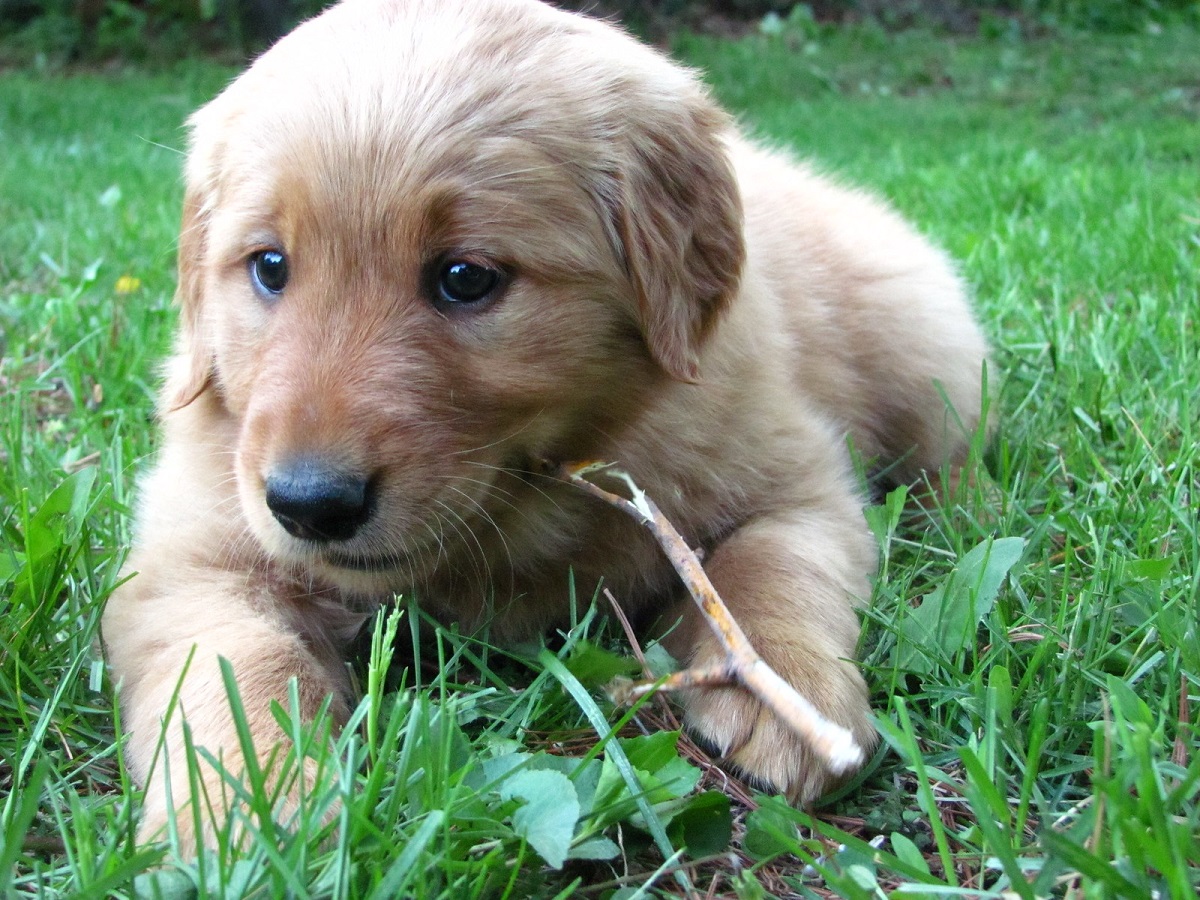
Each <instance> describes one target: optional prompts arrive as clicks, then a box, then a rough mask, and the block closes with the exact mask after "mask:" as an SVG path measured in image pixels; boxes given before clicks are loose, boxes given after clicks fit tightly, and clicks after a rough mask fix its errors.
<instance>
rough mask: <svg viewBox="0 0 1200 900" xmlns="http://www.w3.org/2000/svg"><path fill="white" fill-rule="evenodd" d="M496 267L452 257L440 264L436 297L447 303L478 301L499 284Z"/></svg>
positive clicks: (486, 296) (485, 297)
mask: <svg viewBox="0 0 1200 900" xmlns="http://www.w3.org/2000/svg"><path fill="white" fill-rule="evenodd" d="M501 277H502V275H501V273H500V272H499V271H498V270H497V269H492V268H489V267H488V266H481V265H478V264H477V263H472V262H466V261H464V260H461V259H452V260H449V261H447V262H445V263H443V264H442V266H441V268H440V269H439V270H438V276H437V299H438V300H440V301H442V302H443V303H447V304H459V303H478V302H480V301H481V300H486V299H487V298H488V297H489V296H490V295H491V294H492V293H493V292H494V291H495V290H496V288H497V287H498V286H499V285H500V280H501Z"/></svg>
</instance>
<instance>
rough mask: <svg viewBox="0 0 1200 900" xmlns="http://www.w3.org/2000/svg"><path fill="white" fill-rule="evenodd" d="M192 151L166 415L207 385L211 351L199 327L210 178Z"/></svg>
mask: <svg viewBox="0 0 1200 900" xmlns="http://www.w3.org/2000/svg"><path fill="white" fill-rule="evenodd" d="M198 163H199V155H198V153H197V151H196V150H195V149H193V156H192V159H191V160H189V164H188V172H187V188H186V190H185V193H184V198H183V221H182V223H181V224H180V228H179V250H178V257H179V262H178V269H179V274H178V278H179V280H178V284H177V286H176V288H175V303H176V304H177V305H178V306H179V331H178V333H177V335H176V339H175V355H174V357H173V358H172V360H171V363H170V368H169V370H168V373H167V382H166V385H165V387H164V389H163V403H164V406H165V407H166V411H167V412H174V411H175V410H177V409H182V408H183V407H185V406H187V405H189V404H190V403H192V402H193V401H194V400H195V399H196V398H197V397H199V396H200V395H201V394H203V393H204V391H205V390H207V389H208V387H209V386H210V385H211V384H212V380H213V362H214V361H213V349H212V342H211V340H210V338H209V335H208V332H207V329H206V328H205V327H204V321H203V318H204V314H203V305H204V304H203V295H204V274H203V273H204V258H205V256H206V254H207V251H208V213H209V207H210V202H209V195H210V188H209V184H210V177H209V175H208V173H207V172H205V171H203V169H205V168H207V167H205V166H201V165H199V164H198Z"/></svg>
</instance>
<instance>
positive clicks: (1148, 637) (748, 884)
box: [0, 22, 1200, 898]
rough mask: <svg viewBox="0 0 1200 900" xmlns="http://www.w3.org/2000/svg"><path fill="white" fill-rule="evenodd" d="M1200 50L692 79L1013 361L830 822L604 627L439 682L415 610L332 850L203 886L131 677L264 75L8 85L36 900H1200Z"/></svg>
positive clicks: (28, 830)
mask: <svg viewBox="0 0 1200 900" xmlns="http://www.w3.org/2000/svg"><path fill="white" fill-rule="evenodd" d="M1197 47H1200V32H1198V31H1196V30H1194V29H1191V28H1188V27H1185V26H1182V25H1180V26H1175V25H1168V26H1163V27H1155V28H1151V29H1147V30H1146V31H1145V32H1143V33H1138V34H1127V35H1119V36H1116V35H1104V34H1089V33H1080V34H1073V33H1070V34H1069V33H1060V34H1056V35H1053V36H1046V37H1039V38H1023V37H1021V36H1020V35H1018V34H1016V33H1014V32H1011V31H1006V30H1003V29H1001V30H1000V31H999V33H997V34H995V35H993V36H990V37H971V38H965V37H958V38H948V37H938V36H932V35H929V34H926V33H924V32H903V33H899V34H885V33H884V32H882V31H880V30H877V29H873V28H869V27H858V28H853V29H848V30H842V31H831V30H826V29H821V28H815V27H811V26H808V25H806V24H805V23H803V22H801V23H799V24H797V25H795V26H792V27H785V28H783V29H782V32H781V33H779V34H775V35H772V36H766V35H752V36H749V37H746V38H743V39H741V40H737V41H732V40H717V39H712V38H694V37H687V38H680V39H678V41H677V42H676V46H675V51H676V53H677V55H679V56H680V57H681V58H682V59H684V60H686V61H688V62H690V63H692V64H695V65H697V66H699V67H701V68H703V69H705V70H706V71H707V72H708V73H709V77H710V81H711V83H712V85H713V87H714V90H715V91H716V93H717V94H718V96H720V97H721V99H722V100H723V101H724V102H725V103H726V104H727V105H728V106H729V107H730V108H731V109H733V110H735V111H736V112H737V113H738V114H739V116H740V117H741V118H742V120H743V122H744V123H745V124H746V125H747V127H749V128H751V129H752V130H754V131H755V132H756V133H757V134H759V135H760V136H762V137H763V138H764V139H766V140H770V141H772V142H773V143H777V144H781V145H787V146H790V147H793V148H795V150H796V151H797V152H798V153H801V154H803V155H805V156H807V157H810V158H812V159H814V160H816V161H817V163H818V164H819V165H820V166H821V167H822V168H823V169H825V170H827V171H829V172H831V173H834V174H836V175H838V176H840V177H843V178H844V179H845V180H847V181H850V182H854V183H859V184H862V185H864V186H867V187H869V188H872V189H874V190H877V191H878V192H880V193H882V194H884V195H885V196H887V197H889V198H891V199H892V200H893V201H894V202H895V203H896V204H897V205H898V206H899V207H900V208H901V209H903V210H904V211H905V212H906V213H907V214H908V215H909V216H910V217H912V218H913V219H914V220H915V221H917V222H918V223H919V224H920V226H921V227H922V229H923V230H925V231H926V232H927V233H928V234H930V235H931V236H932V237H934V238H935V239H936V240H937V241H939V242H940V243H941V244H942V245H944V246H945V247H946V248H947V249H949V250H950V252H951V253H952V254H953V255H954V256H955V257H956V258H957V259H959V260H960V261H961V264H962V267H963V271H964V272H965V274H966V276H967V278H968V280H969V281H970V283H971V284H972V286H973V288H974V291H975V294H976V297H977V305H978V309H979V312H980V316H981V318H982V320H983V322H984V324H985V328H986V331H987V333H988V334H989V335H990V337H991V339H992V341H993V343H994V346H995V365H994V369H993V370H992V371H991V372H990V373H989V376H990V378H989V402H990V403H992V404H993V406H994V408H996V409H997V410H998V412H999V421H1000V427H999V430H998V434H997V436H996V438H995V440H994V441H993V443H992V445H991V446H990V447H988V448H987V449H986V450H984V451H982V453H983V458H984V460H985V462H986V466H987V474H986V475H982V476H981V477H980V478H978V479H977V480H976V482H975V483H974V484H972V485H970V486H967V487H964V488H963V489H962V490H961V491H960V492H959V493H957V494H956V495H953V496H944V497H942V498H940V499H941V502H939V503H936V504H933V505H930V506H927V507H926V508H924V509H921V508H918V507H917V506H915V505H914V504H912V503H906V502H905V498H904V496H903V495H902V494H901V493H896V494H893V495H892V496H890V497H888V498H885V499H883V500H882V501H881V502H880V503H879V504H878V505H876V506H872V507H871V508H869V509H868V510H867V515H868V520H869V522H870V524H871V526H872V529H873V530H874V531H875V533H876V535H877V536H878V538H879V542H880V559H881V566H880V573H879V577H878V580H877V583H876V589H875V593H874V597H873V602H872V604H871V607H870V609H869V611H868V612H867V613H866V626H867V627H866V629H865V634H864V640H863V647H862V652H863V657H864V659H865V665H866V669H867V674H868V680H869V683H870V685H871V687H872V690H873V694H874V702H875V708H876V710H877V715H878V724H879V728H880V730H881V732H882V733H883V735H884V737H885V744H884V747H883V748H882V749H881V751H880V752H879V753H878V754H877V755H876V757H875V758H874V759H873V760H872V761H871V763H870V764H869V766H868V768H867V770H866V771H865V773H864V774H863V775H862V776H861V777H860V778H857V779H856V780H855V781H853V782H852V783H851V784H849V785H848V786H847V787H846V788H845V789H844V790H842V791H840V792H839V793H838V794H837V795H836V796H834V797H831V798H829V800H828V802H827V803H825V804H823V805H822V807H821V808H820V809H819V810H817V811H816V812H815V814H814V815H812V816H810V815H808V814H805V813H801V812H798V811H795V810H792V809H790V808H788V807H787V806H786V805H785V804H783V803H782V802H780V801H779V800H778V799H776V798H771V797H764V796H761V795H757V794H753V793H752V792H747V791H746V790H745V788H744V786H742V785H739V784H738V783H736V782H734V781H726V780H724V779H722V778H721V777H720V775H719V774H718V773H716V772H714V771H713V770H711V769H710V768H708V767H705V766H703V765H702V764H701V759H700V757H699V755H698V751H697V750H696V748H694V747H693V746H692V745H691V743H690V742H689V741H688V740H687V738H686V736H684V737H682V738H679V739H678V740H676V738H675V736H674V735H672V734H669V733H668V734H667V735H665V736H659V737H655V736H646V735H642V733H641V731H640V730H639V725H646V726H648V730H649V732H650V734H651V735H653V734H654V729H655V728H656V727H658V726H659V725H661V723H662V719H663V717H664V713H663V712H662V711H661V709H660V708H659V707H658V706H656V705H653V704H652V705H648V706H646V707H643V708H641V709H639V710H637V711H636V714H635V715H634V714H630V713H629V711H626V710H621V709H614V708H613V707H612V705H611V704H610V703H609V702H608V701H607V699H606V698H605V695H604V693H603V691H602V690H600V686H601V685H602V683H603V682H604V681H605V680H606V679H607V678H608V677H609V676H611V674H613V673H615V672H618V671H621V670H627V669H628V656H629V648H628V646H627V645H625V644H624V643H623V639H622V638H621V637H620V633H619V630H617V629H614V628H613V627H612V626H611V624H604V622H603V621H602V620H603V616H602V615H600V614H599V613H602V612H603V608H602V607H595V608H593V606H592V605H591V602H590V601H591V598H587V597H579V598H577V600H578V611H579V612H578V619H579V622H578V626H577V627H576V628H574V629H572V630H571V631H570V633H569V634H566V635H565V636H564V637H562V638H561V639H559V640H557V641H555V642H554V643H553V644H552V645H551V646H552V648H553V649H546V648H536V647H533V648H530V647H525V648H518V649H517V650H514V651H501V650H497V649H495V648H490V647H487V646H484V645H481V644H479V643H478V642H475V641H473V640H471V639H469V638H466V637H462V636H459V635H456V634H451V633H445V634H442V635H441V636H440V640H439V641H438V642H437V643H436V645H434V646H430V645H418V644H417V641H416V639H415V637H412V636H415V634H416V629H415V625H416V623H417V621H418V619H419V618H420V613H419V610H417V609H416V608H414V607H412V606H409V605H408V604H407V603H403V602H402V603H401V604H399V605H398V607H397V608H398V609H399V610H400V613H398V614H397V615H396V616H395V617H393V618H392V619H390V621H382V620H381V621H380V622H378V623H377V626H376V630H375V634H374V639H373V641H372V640H371V639H370V638H366V639H364V642H363V643H364V648H363V659H362V661H361V664H360V666H359V671H360V681H361V684H362V689H363V700H362V703H361V705H360V707H359V708H358V712H357V713H356V718H355V727H352V728H349V729H347V730H346V731H345V732H343V733H342V735H341V736H340V738H339V739H338V740H337V743H336V746H335V748H334V750H333V751H332V752H328V751H325V750H324V749H322V748H323V746H324V745H323V744H321V743H320V742H319V741H314V740H312V732H311V731H310V730H309V729H307V728H306V727H305V726H303V725H300V724H296V723H291V724H289V725H288V727H289V728H290V729H291V730H292V731H293V733H294V734H295V735H296V737H297V739H298V740H299V742H300V744H301V745H302V747H307V748H308V751H309V752H311V753H314V754H319V755H323V758H324V761H325V763H326V768H327V770H328V771H330V772H336V773H338V777H337V778H332V777H331V778H330V779H328V783H327V784H325V785H323V786H321V787H320V789H319V790H316V791H315V792H314V796H312V797H311V798H310V802H309V803H308V804H307V806H306V810H305V813H304V816H305V821H306V822H307V823H308V825H307V826H306V827H304V828H301V830H300V833H299V834H298V835H291V834H273V833H271V832H270V831H268V830H265V829H264V830H262V831H260V832H258V833H255V834H254V835H252V839H251V840H250V841H249V842H248V845H247V846H243V847H241V848H240V849H238V848H234V847H231V846H225V847H223V848H222V849H221V850H220V851H219V852H213V853H211V854H210V855H209V856H208V857H206V858H205V859H203V860H201V861H200V862H199V863H178V861H177V859H176V857H175V855H174V851H173V849H172V848H171V847H170V846H169V845H167V846H162V847H157V848H139V847H137V846H136V844H135V843H134V841H133V828H134V823H135V821H136V812H137V804H138V795H137V790H136V787H135V786H134V785H133V784H131V783H130V781H129V779H128V777H127V775H126V773H125V771H124V768H123V766H122V755H121V745H120V742H119V740H118V739H117V737H116V735H117V733H118V725H119V712H118V710H117V709H116V708H115V706H114V702H113V686H112V685H111V683H110V682H109V679H108V676H107V673H106V672H105V670H104V668H103V666H102V664H101V663H100V662H99V661H98V659H97V656H96V653H95V651H94V644H95V640H96V638H97V626H98V620H99V612H100V609H101V608H102V606H103V603H104V600H105V598H106V597H107V595H108V594H109V593H110V592H111V590H112V589H113V587H114V585H115V584H116V583H117V580H118V577H119V575H118V570H119V566H120V563H121V560H122V558H123V553H124V550H125V548H126V547H127V546H128V542H129V529H130V519H131V507H132V505H133V502H134V500H133V497H134V482H135V478H136V474H137V472H138V471H139V469H140V468H141V466H142V464H143V461H144V460H145V459H146V457H147V456H148V455H149V454H150V453H152V452H153V417H152V406H153V394H154V389H155V383H156V379H157V376H156V368H155V366H156V361H157V360H158V359H159V358H161V356H162V354H163V351H164V348H165V347H166V346H167V344H168V341H169V338H170V332H171V327H172V323H173V319H174V312H173V310H172V307H171V302H170V298H171V294H172V290H173V277H174V273H173V265H174V247H175V238H176V234H175V231H176V228H177V225H178V211H179V203H180V195H181V190H180V177H179V169H180V164H181V148H182V146H183V133H182V130H181V123H182V121H183V119H184V117H185V116H186V115H187V113H188V112H189V111H190V110H191V109H193V108H195V107H196V106H197V105H199V104H200V103H202V102H203V101H204V100H205V99H206V98H208V97H210V96H211V95H212V94H213V93H214V92H215V91H216V90H218V89H219V88H220V86H221V84H223V83H224V81H225V80H226V79H227V78H228V77H229V76H230V75H231V72H229V71H228V70H225V69H222V68H220V67H218V66H216V65H210V64H203V63H180V64H178V65H176V66H174V67H171V68H170V69H169V70H168V71H157V72H146V71H120V72H109V73H99V74H97V73H90V74H85V73H76V74H67V75H64V74H54V73H41V74H37V73H31V72H19V71H10V72H5V73H0V354H2V357H0V535H2V537H0V896H4V897H8V896H14V897H23V896H47V897H58V896H64V897H66V896H69V897H107V896H135V895H137V896H170V897H189V896H200V897H207V896H224V897H241V896H262V897H267V896H285V895H287V896H322V897H323V896H338V897H340V896H351V897H367V896H372V897H389V896H419V897H441V896H445V897H454V898H463V897H491V896H510V897H535V896H537V897H553V896H566V895H568V894H571V893H573V892H574V893H577V894H579V895H582V896H597V897H601V896H620V897H630V896H645V895H647V893H650V894H653V892H656V891H661V892H664V893H671V894H676V895H689V894H690V895H695V896H705V895H707V893H708V892H710V891H711V892H712V895H719V896H724V895H729V896H739V897H747V898H751V897H762V896H768V895H772V894H773V895H777V896H793V895H809V896H812V895H816V896H828V895H835V896H847V897H864V898H865V897H878V896H883V895H890V894H892V893H893V892H895V893H897V895H898V896H930V897H931V896H935V895H936V896H946V895H966V896H997V897H999V896H1005V897H1022V898H1033V897H1047V896H1066V897H1085V896H1086V897H1130V898H1146V897H1151V896H1160V897H1177V898H1185V897H1190V896H1193V895H1194V894H1195V892H1196V891H1197V889H1198V887H1200V838H1198V837H1197V835H1198V834H1200V811H1198V809H1197V799H1198V795H1200V634H1198V628H1200V625H1198V623H1200V587H1198V586H1197V585H1198V579H1197V571H1198V569H1200V537H1198V533H1197V509H1198V508H1200V425H1198V420H1200V335H1198V334H1197V320H1198V319H1200V292H1198V286H1200V53H1198V52H1197ZM569 589H570V586H569V585H564V586H563V590H564V592H566V591H568V590H569ZM396 635H398V637H396V639H395V641H392V640H390V637H395V636H396ZM393 644H395V646H396V651H395V652H396V656H397V657H400V656H411V655H414V654H416V655H417V656H419V657H420V658H419V659H417V660H415V661H414V662H413V663H412V664H410V665H408V666H407V667H406V666H402V665H399V664H396V665H389V660H390V659H391V657H392V648H393ZM286 707H287V704H284V707H283V708H282V710H281V715H282V716H284V717H285V719H286V715H287V708H286ZM198 752H201V751H198ZM257 787H258V786H255V785H254V784H251V785H250V787H249V788H248V790H249V791H250V792H251V794H252V796H251V798H250V799H251V802H252V804H258V805H269V802H270V798H269V797H266V796H260V795H259V794H258V793H255V792H256V790H257ZM338 801H341V805H340V807H337V806H336V805H335V804H336V803H337V802H338ZM333 810H336V811H333ZM331 811H332V812H331ZM326 814H328V816H327V815H326ZM326 819H329V821H328V822H327V823H326V824H322V823H323V822H325V821H326ZM731 834H732V838H731V837H730V835H731ZM639 892H640V893H639Z"/></svg>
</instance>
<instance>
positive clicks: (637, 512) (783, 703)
mask: <svg viewBox="0 0 1200 900" xmlns="http://www.w3.org/2000/svg"><path fill="white" fill-rule="evenodd" d="M590 475H607V476H609V477H611V478H616V479H618V480H620V481H622V482H624V483H625V486H626V487H627V488H628V490H629V494H630V499H626V498H625V497H622V496H621V495H619V494H614V493H612V492H611V491H606V490H604V489H603V488H601V487H598V486H597V485H596V484H594V483H593V482H591V481H589V480H588V478H587V476H590ZM557 476H558V477H559V478H561V479H562V480H564V481H567V482H569V483H571V484H574V485H576V486H577V487H580V488H582V489H583V490H584V491H586V492H587V493H589V494H591V495H592V496H593V497H597V498H599V499H601V500H603V501H605V502H606V503H609V504H611V505H613V506H615V507H616V508H617V509H620V510H622V511H624V512H626V513H628V514H629V515H630V516H632V517H633V518H635V519H637V520H638V521H639V522H641V523H642V525H644V526H645V527H646V528H648V529H649V530H650V533H651V534H653V535H654V537H655V539H656V540H657V541H658V543H659V546H661V547H662V549H663V551H664V552H665V553H666V554H667V558H668V559H670V560H671V565H673V566H674V567H675V571H676V572H678V573H679V577H680V578H681V579H682V580H683V583H684V585H685V586H686V587H687V589H688V593H690V594H691V595H692V599H693V600H695V601H696V605H697V606H698V607H699V608H700V612H701V613H703V615H704V619H705V621H707V622H708V624H709V627H710V628H711V629H712V631H713V634H715V635H716V636H717V639H718V640H719V641H720V642H721V646H722V647H724V648H725V653H726V659H725V663H724V664H723V665H721V666H718V667H716V668H714V669H685V670H684V671H682V672H676V673H675V674H674V675H671V676H670V677H669V678H667V679H666V681H665V682H664V683H660V684H658V685H657V688H658V689H659V690H683V689H687V688H694V687H702V686H703V687H714V686H741V687H743V688H745V689H746V690H748V691H749V692H750V693H751V694H753V695H754V696H755V697H756V698H757V699H758V700H759V701H760V702H762V703H763V705H765V706H766V707H767V708H768V709H770V710H771V711H772V712H774V713H775V715H777V716H778V717H779V718H780V719H781V720H782V721H783V722H784V723H786V724H787V725H788V726H789V727H790V728H791V729H792V730H793V731H795V732H796V734H798V735H799V736H800V737H801V738H803V739H804V740H805V742H807V743H808V744H809V745H810V746H811V747H812V748H813V749H814V750H815V751H816V752H818V753H819V754H820V755H821V756H823V757H824V758H825V761H826V762H827V763H828V764H829V768H830V769H831V770H832V771H833V772H834V773H835V774H838V773H842V772H846V771H849V770H850V769H853V768H855V767H856V766H858V765H860V764H861V763H862V761H863V752H862V748H861V747H859V746H858V744H857V743H856V742H855V740H854V736H853V735H852V734H851V733H850V732H849V731H848V730H847V729H845V728H843V727H842V726H841V725H838V724H837V723H835V722H831V721H829V720H828V719H826V718H825V717H824V716H822V715H821V713H820V712H819V711H818V710H817V708H816V707H815V706H813V705H812V703H811V702H809V701H808V699H806V698H805V697H804V696H803V695H801V694H800V693H799V692H798V691H797V690H796V689H795V688H794V687H792V686H791V685H790V684H788V683H787V682H786V681H784V680H783V679H782V678H781V677H780V676H779V675H778V673H776V672H775V670H774V669H772V668H771V667H770V666H768V665H767V664H766V662H765V661H764V660H763V658H762V657H761V656H759V655H758V652H757V651H756V650H755V649H754V647H753V646H752V645H751V643H750V640H749V639H748V638H747V637H746V634H745V632H743V631H742V629H741V626H740V625H738V623H737V621H736V620H735V619H734V618H733V615H732V614H731V613H730V612H729V608H728V607H727V606H726V605H725V604H724V602H723V601H722V600H721V598H720V597H719V596H718V595H717V591H716V588H714V587H713V585H712V582H711V581H709V580H708V575H707V574H705V572H704V567H703V566H701V564H700V560H699V558H698V557H697V556H696V554H695V552H693V550H692V548H691V547H689V546H688V543H687V541H685V540H684V539H683V537H682V536H681V535H680V534H679V532H678V531H677V530H676V529H675V526H673V525H672V524H671V523H670V522H669V521H668V520H667V517H666V516H664V515H663V513H662V510H660V509H659V508H658V506H657V504H655V503H654V501H653V500H651V499H650V498H649V497H648V496H646V493H645V492H644V491H643V490H642V489H641V488H639V487H638V486H637V485H636V484H635V483H634V481H633V479H632V478H631V477H630V476H629V474H628V473H626V472H624V471H622V470H621V469H619V468H617V467H616V466H614V465H613V464H611V463H597V462H592V463H565V464H563V465H562V466H560V467H559V468H558V471H557ZM655 688H656V685H654V684H647V683H643V684H635V685H631V686H629V688H628V690H629V692H630V697H631V698H632V697H636V696H640V695H641V694H644V693H646V692H647V691H650V690H654V689H655Z"/></svg>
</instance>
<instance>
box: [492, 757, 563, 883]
mask: <svg viewBox="0 0 1200 900" xmlns="http://www.w3.org/2000/svg"><path fill="white" fill-rule="evenodd" d="M500 796H501V797H503V798H504V799H505V800H512V799H517V800H524V801H525V803H524V805H523V806H521V807H520V808H519V809H518V810H517V811H516V812H515V813H513V817H512V824H513V831H515V832H516V833H517V835H519V836H520V837H523V838H525V840H527V841H529V845H530V846H531V847H533V849H534V850H536V851H537V852H538V855H539V856H541V857H542V859H544V860H545V861H546V863H547V864H548V865H549V866H551V867H552V868H555V869H561V868H562V865H563V862H565V861H566V858H567V853H568V852H569V851H570V849H571V839H572V837H574V835H575V825H576V823H578V821H579V798H578V796H576V794H575V785H574V784H572V783H571V779H569V778H568V777H567V776H566V775H563V774H562V773H561V772H551V771H548V770H541V771H538V770H534V771H521V772H518V773H516V774H515V775H513V776H512V777H511V778H509V779H507V780H506V781H505V782H504V783H503V784H501V785H500Z"/></svg>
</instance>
